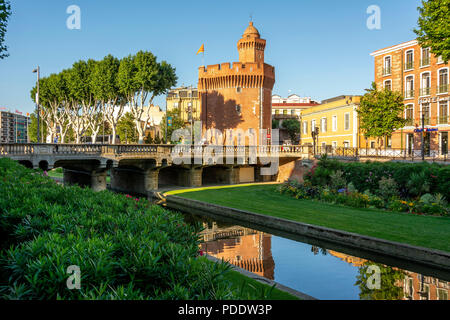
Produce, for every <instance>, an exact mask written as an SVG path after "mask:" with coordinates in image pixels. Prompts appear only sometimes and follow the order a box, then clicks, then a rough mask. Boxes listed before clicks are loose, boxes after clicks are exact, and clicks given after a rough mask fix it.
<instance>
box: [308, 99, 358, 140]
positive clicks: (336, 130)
mask: <svg viewBox="0 0 450 320" xmlns="http://www.w3.org/2000/svg"><path fill="white" fill-rule="evenodd" d="M360 99H361V97H360V96H338V97H335V98H331V99H327V100H324V101H322V104H321V105H318V106H314V107H310V108H308V109H306V110H303V111H302V118H301V127H300V130H301V140H300V144H301V145H314V140H313V136H312V132H313V131H314V128H317V130H318V138H317V139H316V145H317V146H319V147H322V148H325V147H326V146H331V147H333V148H338V147H342V148H359V147H360V144H361V137H360V134H359V121H358V113H357V108H358V107H359V102H360Z"/></svg>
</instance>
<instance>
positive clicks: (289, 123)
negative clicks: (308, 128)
mask: <svg viewBox="0 0 450 320" xmlns="http://www.w3.org/2000/svg"><path fill="white" fill-rule="evenodd" d="M281 126H282V127H283V128H284V129H286V130H287V132H288V134H289V137H290V138H291V141H292V143H294V142H295V141H296V140H297V136H298V135H299V134H300V122H299V121H298V120H295V119H287V120H284V121H283V123H282V124H281Z"/></svg>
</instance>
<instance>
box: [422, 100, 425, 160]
mask: <svg viewBox="0 0 450 320" xmlns="http://www.w3.org/2000/svg"><path fill="white" fill-rule="evenodd" d="M422 161H425V112H424V111H423V107H422Z"/></svg>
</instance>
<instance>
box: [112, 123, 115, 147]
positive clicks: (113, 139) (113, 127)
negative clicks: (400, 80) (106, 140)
mask: <svg viewBox="0 0 450 320" xmlns="http://www.w3.org/2000/svg"><path fill="white" fill-rule="evenodd" d="M111 132H112V140H111V144H116V126H111Z"/></svg>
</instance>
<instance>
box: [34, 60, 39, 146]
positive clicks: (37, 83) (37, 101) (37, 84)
mask: <svg viewBox="0 0 450 320" xmlns="http://www.w3.org/2000/svg"><path fill="white" fill-rule="evenodd" d="M33 73H37V81H36V89H37V91H36V109H37V143H39V142H40V141H41V137H40V135H39V125H40V122H41V110H40V107H39V77H40V68H39V66H38V67H37V69H34V70H33Z"/></svg>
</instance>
